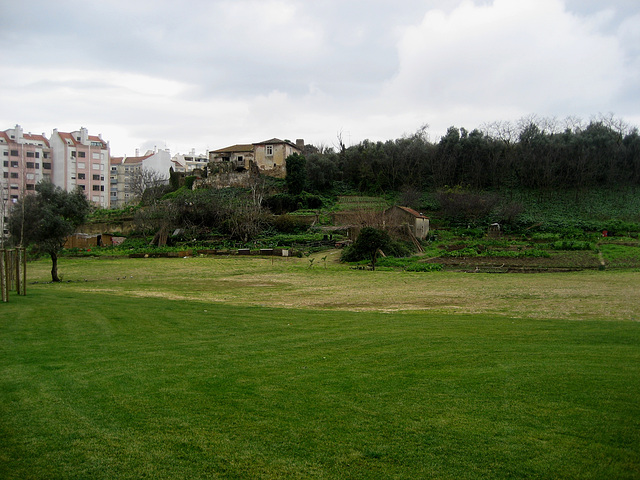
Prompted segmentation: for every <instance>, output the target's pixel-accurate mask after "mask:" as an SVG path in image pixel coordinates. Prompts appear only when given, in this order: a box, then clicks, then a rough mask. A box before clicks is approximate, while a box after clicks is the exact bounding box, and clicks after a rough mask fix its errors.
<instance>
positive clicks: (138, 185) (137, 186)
mask: <svg viewBox="0 0 640 480" xmlns="http://www.w3.org/2000/svg"><path fill="white" fill-rule="evenodd" d="M168 182H169V177H168V176H167V175H163V174H162V173H160V172H158V171H156V170H153V169H150V168H146V167H140V168H138V169H136V170H135V171H134V173H133V175H132V176H131V179H130V183H129V186H130V192H131V193H132V194H133V196H134V198H136V199H138V200H141V199H142V198H143V196H145V197H148V198H147V200H149V201H148V203H155V201H157V200H159V199H160V198H161V197H162V195H163V194H164V191H163V188H162V187H163V186H165V185H167V184H168Z"/></svg>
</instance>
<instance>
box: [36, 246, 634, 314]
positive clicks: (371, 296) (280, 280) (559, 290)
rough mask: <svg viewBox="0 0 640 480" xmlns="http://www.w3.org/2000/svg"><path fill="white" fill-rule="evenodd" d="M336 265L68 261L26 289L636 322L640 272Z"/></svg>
mask: <svg viewBox="0 0 640 480" xmlns="http://www.w3.org/2000/svg"><path fill="white" fill-rule="evenodd" d="M325 255H327V254H322V255H321V257H324V256H325ZM336 259H337V254H335V253H331V254H330V255H329V257H328V258H327V260H326V262H318V261H316V262H314V265H313V267H312V268H310V267H309V265H310V263H309V260H308V259H306V258H290V259H286V260H284V259H276V260H272V259H269V258H259V257H246V258H237V257H236V258H231V257H227V258H225V257H210V258H207V257H201V258H192V259H189V260H183V259H139V260H138V259H104V260H96V259H74V260H64V261H63V262H62V265H61V270H62V272H63V273H64V275H65V278H66V279H68V280H72V281H71V283H64V284H62V285H43V284H39V285H32V286H31V288H58V289H61V290H75V291H81V292H86V293H95V292H108V293H110V294H114V295H118V294H119V295H126V296H139V297H159V298H167V299H172V300H180V301H185V300H187V301H188V300H192V301H201V302H212V303H218V302H224V303H228V304H232V305H254V306H271V307H284V308H303V309H322V310H335V311H380V312H397V311H424V312H447V313H463V314H492V315H505V316H512V317H529V318H570V319H612V320H638V319H639V318H640V314H639V313H638V312H640V296H638V295H637V292H638V290H639V289H640V272H631V271H618V272H609V271H598V270H589V271H581V272H565V273H539V274H535V275H527V274H524V275H523V274H512V273H504V274H501V275H496V274H493V273H490V272H488V273H482V272H480V273H462V272H446V271H445V272H432V273H414V272H403V271H399V270H398V271H378V270H376V271H367V270H352V269H350V268H349V266H347V265H343V264H340V263H338V262H337V260H336ZM478 260H487V259H478ZM489 260H491V261H492V262H497V261H499V259H496V258H491V259H489ZM522 260H529V259H522ZM531 260H535V261H539V260H540V259H531ZM543 260H544V259H543ZM494 265H495V264H494ZM49 269H50V265H49V263H48V262H46V261H41V262H34V263H32V264H30V266H29V275H30V278H31V279H32V280H42V279H46V278H47V275H48V274H49V272H48V271H49ZM469 270H471V269H468V270H467V271H469ZM471 271H473V270H471ZM123 278H126V280H123ZM75 279H82V280H83V281H73V280H75ZM84 280H86V281H84Z"/></svg>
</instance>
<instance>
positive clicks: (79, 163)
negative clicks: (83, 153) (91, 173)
mask: <svg viewBox="0 0 640 480" xmlns="http://www.w3.org/2000/svg"><path fill="white" fill-rule="evenodd" d="M78 168H87V166H86V165H85V163H84V162H78Z"/></svg>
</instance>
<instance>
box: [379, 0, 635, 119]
mask: <svg viewBox="0 0 640 480" xmlns="http://www.w3.org/2000/svg"><path fill="white" fill-rule="evenodd" d="M398 52H399V57H400V70H399V72H398V74H397V75H396V77H395V78H394V79H393V80H392V81H391V82H390V84H389V86H388V89H387V91H386V95H388V96H389V97H390V98H394V99H396V100H398V101H399V104H400V105H402V107H403V108H410V107H411V106H412V105H413V106H417V107H418V108H420V107H422V108H427V109H431V110H435V111H438V112H440V111H453V112H455V113H456V114H459V115H460V116H459V117H458V118H459V120H457V121H458V122H460V121H461V120H464V118H468V114H466V113H465V111H469V113H472V112H475V115H474V116H476V117H477V116H479V114H482V115H487V114H491V112H496V113H503V112H505V111H514V112H517V111H519V112H521V114H525V113H529V112H537V113H542V114H549V113H553V112H557V111H562V112H567V114H568V113H570V112H571V111H572V110H573V111H575V110H580V111H589V112H591V113H593V111H594V110H593V109H596V111H598V110H601V109H602V108H603V107H605V106H606V105H609V104H610V102H611V100H612V99H613V98H614V97H615V94H616V92H617V91H618V90H619V88H620V87H621V76H622V72H623V69H624V66H623V55H622V51H621V48H620V45H619V43H618V41H617V39H616V38H615V37H613V36H605V35H603V34H601V33H599V32H598V31H597V30H595V29H594V28H593V22H592V21H590V20H589V19H587V20H585V19H582V18H580V17H577V16H576V15H573V14H571V13H569V12H567V11H565V10H564V8H563V4H562V2H560V1H559V0H520V1H518V2H514V1H512V0H495V1H494V2H493V3H492V4H490V5H484V6H478V5H476V4H474V3H473V2H469V1H465V2H463V3H462V4H461V5H460V6H459V7H458V8H456V9H455V10H454V11H452V12H451V13H449V14H447V13H444V12H442V11H430V12H428V13H427V14H426V15H425V16H424V18H423V20H422V22H421V23H420V24H419V25H416V26H412V27H409V28H407V30H406V31H405V33H404V35H403V37H402V39H401V41H400V42H399V44H398ZM445 116H448V117H450V115H448V114H446V113H445ZM486 120H491V119H486Z"/></svg>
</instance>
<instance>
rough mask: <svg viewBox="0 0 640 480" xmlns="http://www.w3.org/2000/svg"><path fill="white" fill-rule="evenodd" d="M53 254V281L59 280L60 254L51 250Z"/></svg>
mask: <svg viewBox="0 0 640 480" xmlns="http://www.w3.org/2000/svg"><path fill="white" fill-rule="evenodd" d="M50 255H51V281H52V282H59V281H60V278H58V254H57V253H56V252H50Z"/></svg>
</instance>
